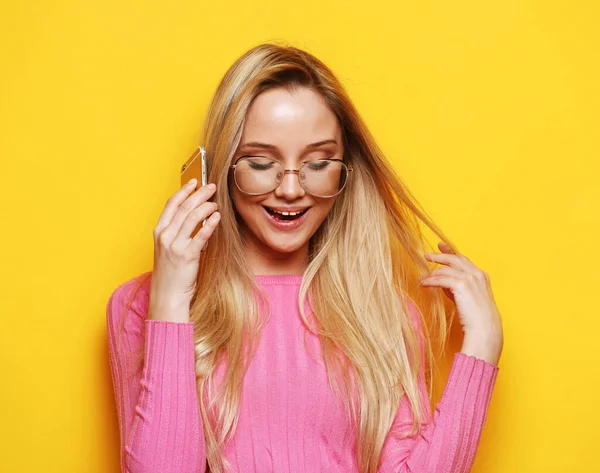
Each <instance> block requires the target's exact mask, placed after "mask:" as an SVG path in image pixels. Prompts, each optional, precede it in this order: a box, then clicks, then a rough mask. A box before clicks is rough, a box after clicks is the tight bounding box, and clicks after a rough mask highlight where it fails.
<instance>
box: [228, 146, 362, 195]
mask: <svg viewBox="0 0 600 473" xmlns="http://www.w3.org/2000/svg"><path fill="white" fill-rule="evenodd" d="M244 158H266V159H270V160H271V161H274V162H277V163H279V164H280V165H281V167H282V168H283V177H282V178H281V181H282V182H283V179H284V178H285V175H286V174H287V173H288V172H292V173H295V174H297V175H298V182H299V183H300V187H302V189H304V190H305V192H307V193H308V194H310V195H314V196H315V197H321V198H324V199H329V198H331V197H335V196H336V195H339V194H340V192H342V191H343V190H344V189H345V188H346V184H348V180H349V179H350V173H351V172H354V166H353V165H352V164H350V165H348V164H346V163H345V162H344V161H342V160H341V159H338V158H326V159H314V160H312V161H307V162H305V163H302V165H301V166H300V168H299V169H285V166H284V164H283V163H282V162H281V161H279V160H278V159H274V158H267V157H266V156H258V155H244V156H240V157H239V158H238V159H236V160H235V163H234V164H232V165H231V166H229V168H230V169H231V170H232V172H233V180H234V182H235V185H236V187H237V188H238V190H239V191H240V192H242V193H243V194H246V195H264V194H268V193H269V192H273V191H274V190H275V189H277V188H278V187H279V186H280V185H281V182H280V183H278V184H276V185H275V186H274V187H273V189H271V190H269V191H267V192H246V191H244V190H242V189H240V186H239V185H238V183H237V179H236V177H235V167H236V166H237V163H238V161H240V160H241V159H244ZM319 161H339V162H340V163H341V164H342V166H344V168H345V169H346V180H345V181H344V185H343V186H342V187H341V189H339V190H338V191H337V192H336V193H335V194H333V195H326V196H322V195H318V194H313V193H311V192H309V191H308V190H307V189H306V187H304V185H303V184H302V181H301V180H300V171H301V170H302V168H303V167H304V166H306V165H307V164H312V163H315V162H319Z"/></svg>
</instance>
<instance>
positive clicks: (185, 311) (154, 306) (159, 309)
mask: <svg viewBox="0 0 600 473" xmlns="http://www.w3.org/2000/svg"><path fill="white" fill-rule="evenodd" d="M148 319H149V320H160V321H164V322H178V323H187V322H189V321H190V303H189V302H187V301H181V300H163V301H156V302H152V303H151V304H150V306H149V308H148Z"/></svg>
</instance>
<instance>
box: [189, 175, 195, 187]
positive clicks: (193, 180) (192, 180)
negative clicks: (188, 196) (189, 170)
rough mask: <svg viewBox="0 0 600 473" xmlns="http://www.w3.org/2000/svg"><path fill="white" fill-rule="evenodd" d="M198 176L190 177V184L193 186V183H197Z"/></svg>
mask: <svg viewBox="0 0 600 473" xmlns="http://www.w3.org/2000/svg"><path fill="white" fill-rule="evenodd" d="M196 182H197V181H196V178H195V177H194V178H193V179H190V182H188V184H189V185H190V186H191V185H192V184H196Z"/></svg>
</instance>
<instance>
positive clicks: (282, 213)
mask: <svg viewBox="0 0 600 473" xmlns="http://www.w3.org/2000/svg"><path fill="white" fill-rule="evenodd" d="M269 209H270V210H272V211H273V212H275V213H278V214H280V215H292V216H294V215H299V214H301V213H302V212H304V210H301V211H300V212H279V211H278V210H275V209H272V208H271V207H269Z"/></svg>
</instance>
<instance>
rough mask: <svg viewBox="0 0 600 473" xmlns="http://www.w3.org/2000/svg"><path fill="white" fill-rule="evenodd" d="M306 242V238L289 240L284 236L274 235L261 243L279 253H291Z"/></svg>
mask: <svg viewBox="0 0 600 473" xmlns="http://www.w3.org/2000/svg"><path fill="white" fill-rule="evenodd" d="M307 242H308V239H306V238H294V239H290V237H289V236H285V235H276V236H273V237H271V238H269V237H266V238H265V239H264V241H263V243H264V244H265V245H267V246H268V247H269V248H271V249H272V250H274V251H277V252H279V253H293V252H294V251H296V250H299V249H300V248H302V247H303V246H304V245H306V243H307Z"/></svg>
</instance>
